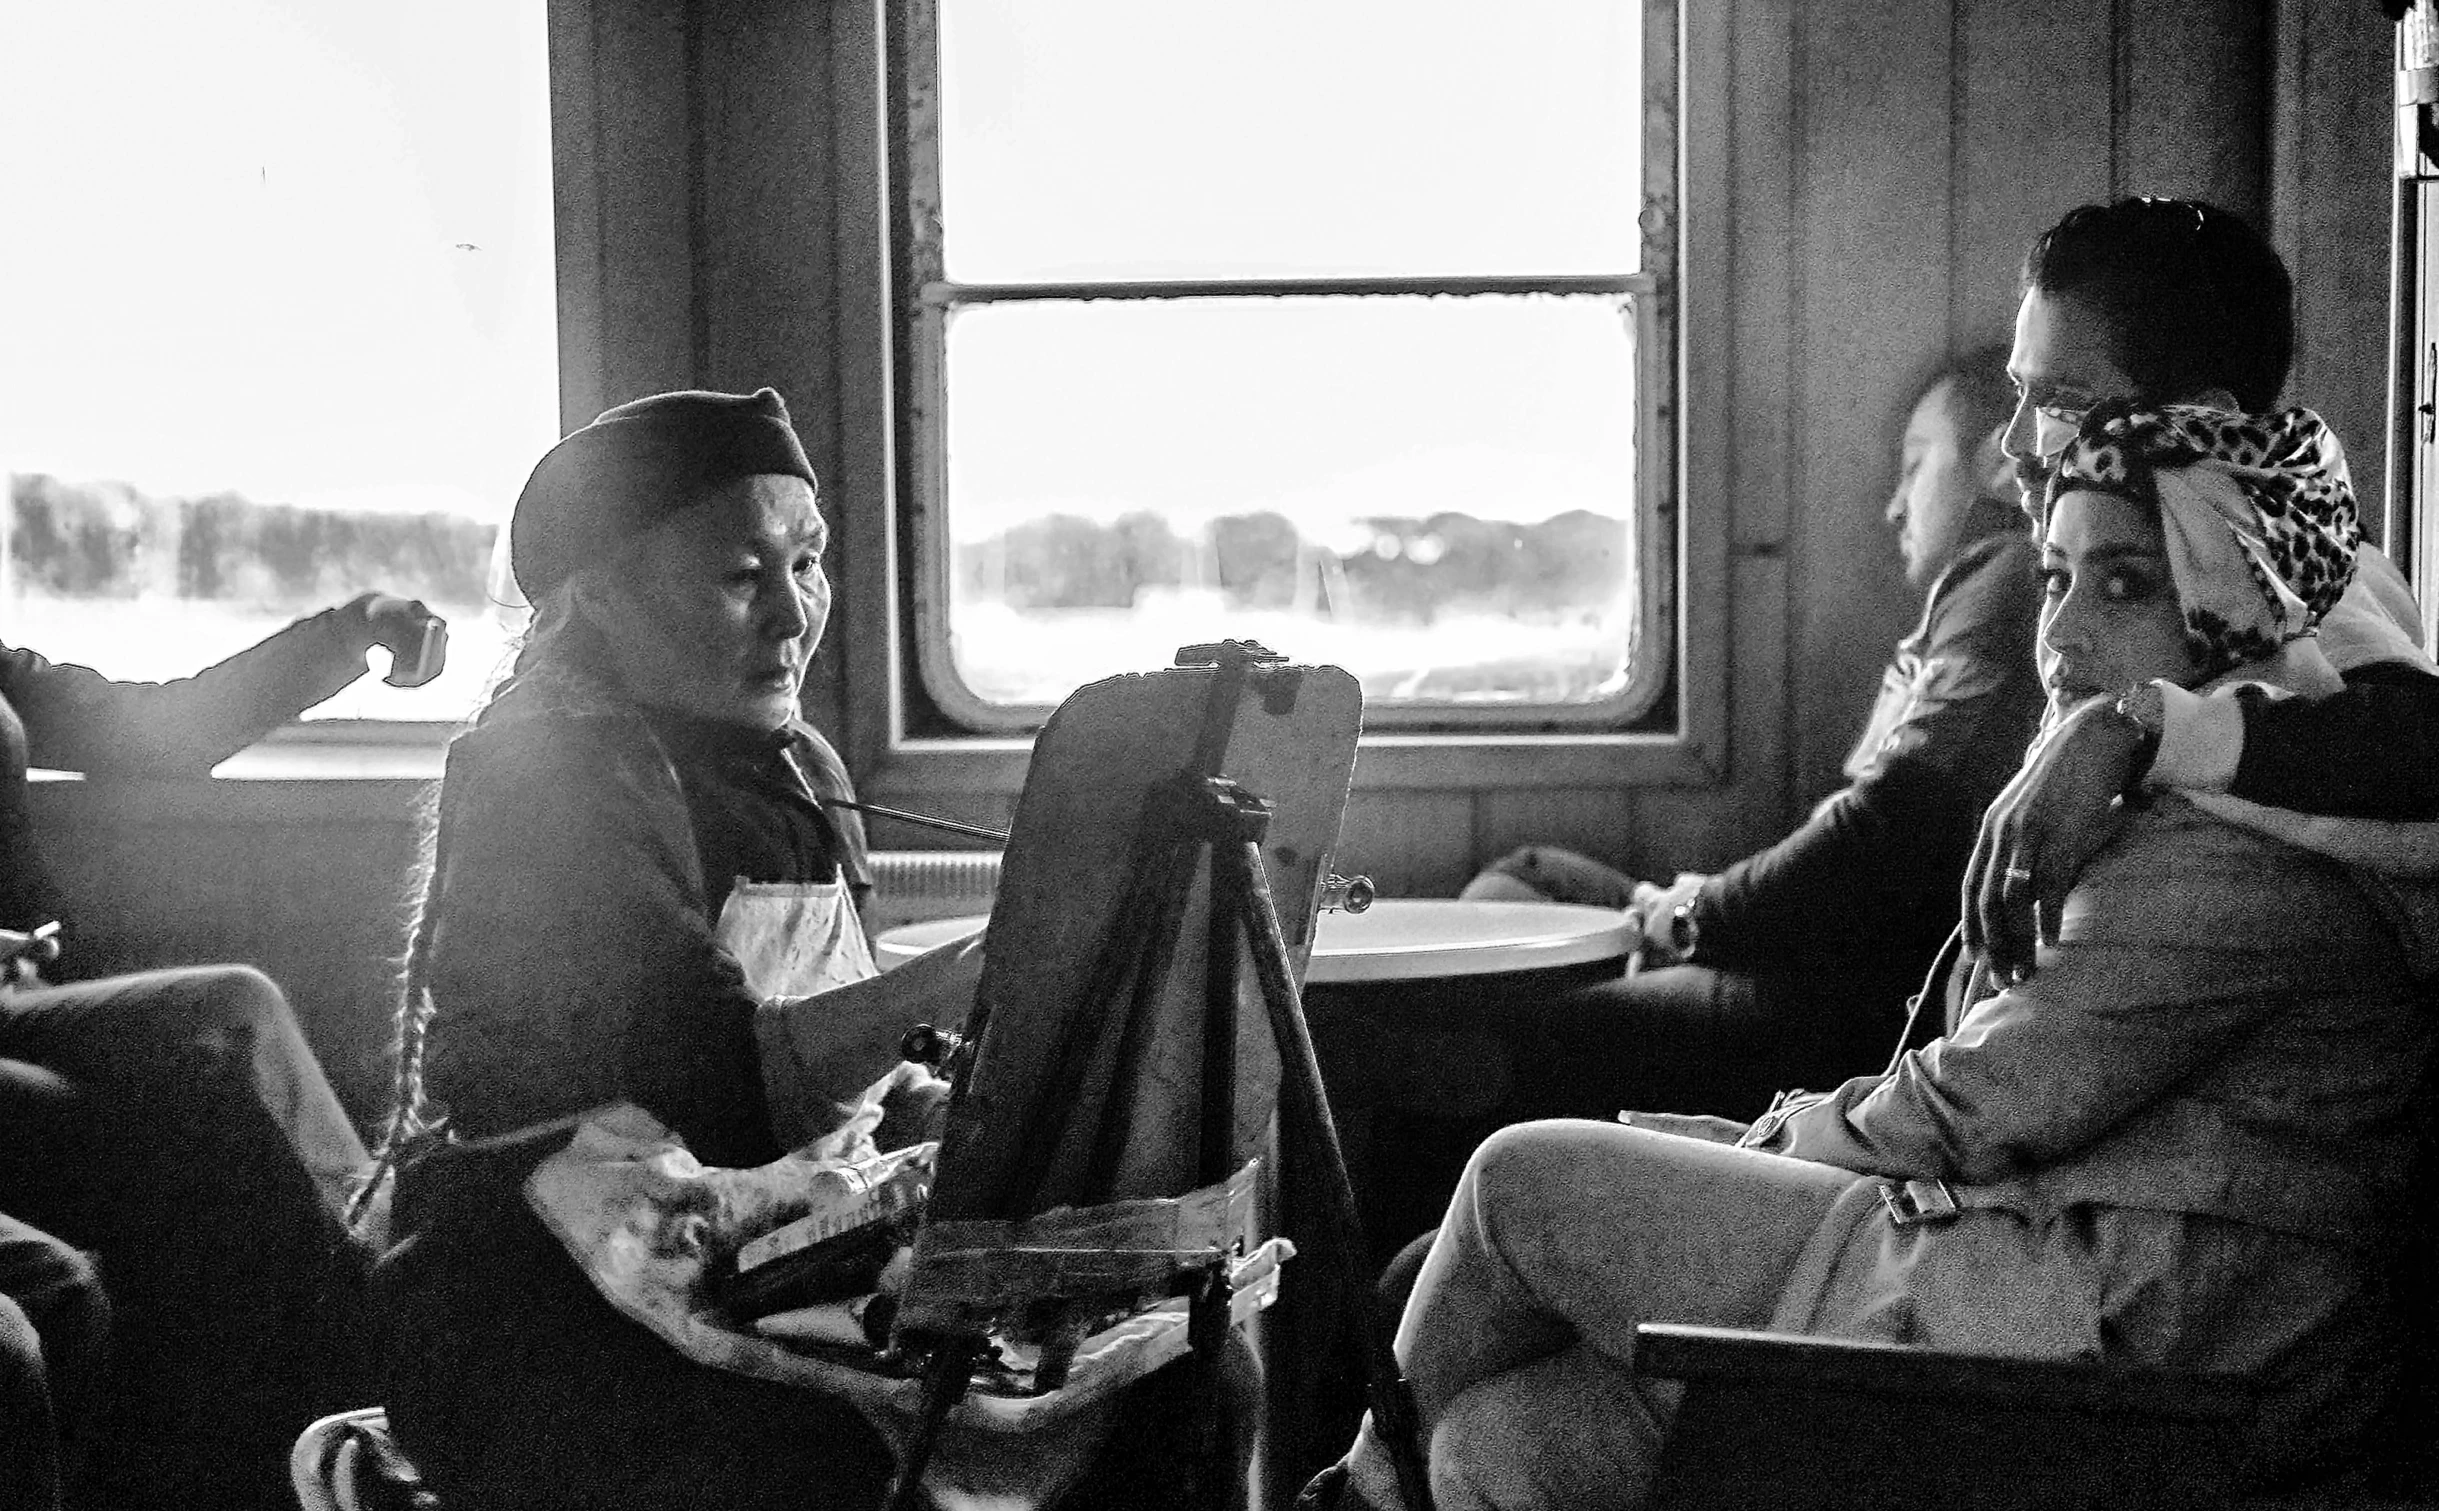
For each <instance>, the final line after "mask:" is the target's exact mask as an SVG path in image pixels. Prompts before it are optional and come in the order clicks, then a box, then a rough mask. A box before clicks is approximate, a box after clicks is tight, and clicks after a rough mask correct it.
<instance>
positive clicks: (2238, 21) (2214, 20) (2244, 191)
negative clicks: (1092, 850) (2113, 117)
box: [2112, 0, 2369, 225]
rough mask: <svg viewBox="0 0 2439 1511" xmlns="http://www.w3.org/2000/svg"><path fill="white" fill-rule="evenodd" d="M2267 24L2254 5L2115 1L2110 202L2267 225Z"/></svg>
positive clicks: (2264, 9) (2221, 0) (2216, 0)
mask: <svg viewBox="0 0 2439 1511" xmlns="http://www.w3.org/2000/svg"><path fill="white" fill-rule="evenodd" d="M2365 8H2366V9H2368V8H2369V7H2368V6H2366V7H2365ZM2269 18H2270V7H2268V6H2266V5H2263V4H2261V3H2260V0H2183V3H2180V4H2175V5H2159V4H2144V3H2140V0H2120V4H2119V6H2118V21H2117V26H2118V32H2117V42H2118V107H2119V116H2118V130H2117V148H2116V158H2115V163H2114V165H2113V171H2112V179H2113V182H2114V187H2115V192H2117V193H2119V194H2171V195H2176V196H2178V197H2180V198H2188V199H2204V200H2208V201H2210V202H2211V203H2212V204H2215V205H2218V206H2220V207H2221V208H2222V209H2228V210H2233V211H2235V212H2236V213H2237V214H2238V215H2242V216H2244V217H2245V218H2247V219H2249V220H2251V221H2252V222H2253V223H2254V224H2255V225H2266V224H2267V222H2266V221H2265V220H2264V219H2263V214H2264V211H2265V210H2266V209H2267V192H2266V191H2267V187H2268V179H2267V177H2266V170H2267V165H2268V149H2269V84H2270V51H2269V39H2270V22H2269Z"/></svg>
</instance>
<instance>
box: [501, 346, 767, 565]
mask: <svg viewBox="0 0 2439 1511" xmlns="http://www.w3.org/2000/svg"><path fill="white" fill-rule="evenodd" d="M764 473H770V474H775V475H778V476H782V477H800V478H803V479H804V480H805V481H806V482H807V483H811V482H813V481H814V478H813V465H812V463H810V462H808V461H806V460H805V449H804V446H803V444H802V443H800V442H799V441H798V440H797V439H796V430H795V427H794V426H792V425H790V424H789V423H788V406H787V405H786V404H785V403H784V402H783V401H782V400H781V399H780V397H779V394H778V392H777V391H776V390H773V389H768V388H763V389H757V390H755V391H754V392H753V393H750V394H733V393H707V392H703V391H700V390H688V391H684V392H680V393H662V394H654V395H652V396H651V397H649V398H643V399H637V400H634V401H633V402H631V403H626V404H621V405H619V406H618V407H617V408H615V409H605V410H603V411H602V412H601V414H600V416H599V417H598V418H597V419H595V420H594V421H593V423H592V424H590V425H587V426H585V427H584V428H583V429H582V430H578V431H575V432H574V433H572V434H570V435H569V436H567V437H566V439H564V440H562V441H560V442H559V444H558V445H556V446H553V447H552V448H551V449H550V450H548V451H546V452H544V453H543V455H542V460H541V461H539V462H537V463H535V464H534V470H533V476H532V477H530V478H527V479H526V481H525V491H524V492H522V493H520V494H518V495H517V509H516V513H515V514H514V515H513V516H511V517H510V519H509V522H508V561H509V566H510V567H511V568H512V569H513V570H514V571H515V573H516V576H517V586H518V587H519V588H520V589H522V590H523V592H524V594H525V596H526V598H528V599H529V600H539V599H540V598H541V597H542V595H543V594H545V593H548V592H549V591H550V590H551V589H552V588H555V587H557V586H558V585H559V584H560V583H562V582H565V581H566V580H567V578H568V577H569V575H570V574H572V573H574V572H575V571H577V570H578V569H579V568H582V567H587V566H590V565H592V564H593V563H594V562H597V561H600V560H603V559H604V558H606V557H608V556H609V555H610V553H611V552H612V551H614V550H616V549H617V547H618V545H619V543H620V542H621V541H624V540H625V539H626V538H627V537H628V536H631V535H634V534H636V533H637V532H639V531H642V530H646V529H649V528H650V527H651V526H653V525H655V524H658V523H659V522H660V521H662V520H664V519H666V518H668V517H669V516H670V515H672V514H675V513H677V512H678V511H679V510H680V509H683V508H685V507H686V506H687V505H689V504H692V503H694V502H696V501H697V500H698V499H699V498H700V497H701V496H702V491H703V490H704V489H705V488H707V487H711V486H714V485H717V484H720V483H725V482H729V481H731V480H732V479H735V478H740V477H754V476H757V475H760V474H764Z"/></svg>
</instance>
